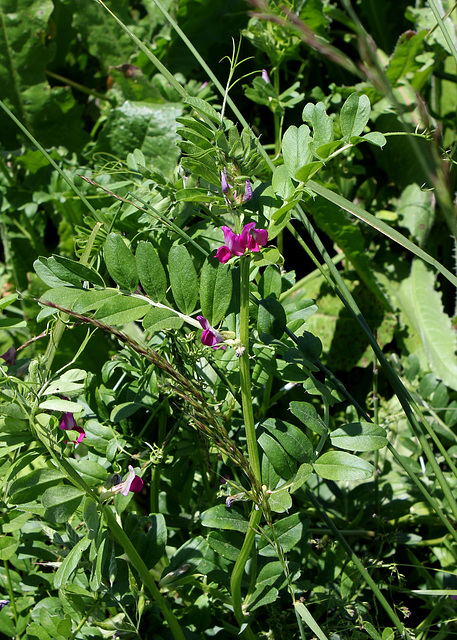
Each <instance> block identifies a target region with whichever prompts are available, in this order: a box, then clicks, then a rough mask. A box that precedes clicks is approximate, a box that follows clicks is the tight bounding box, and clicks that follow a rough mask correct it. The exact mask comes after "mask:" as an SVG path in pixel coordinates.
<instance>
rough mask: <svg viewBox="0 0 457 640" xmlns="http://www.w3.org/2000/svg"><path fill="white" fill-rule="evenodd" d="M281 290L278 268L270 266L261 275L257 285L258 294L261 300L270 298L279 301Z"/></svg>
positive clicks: (280, 277)
mask: <svg viewBox="0 0 457 640" xmlns="http://www.w3.org/2000/svg"><path fill="white" fill-rule="evenodd" d="M281 290H282V276H281V271H280V270H279V269H278V267H276V266H273V265H270V266H268V267H267V268H266V269H265V271H264V272H263V273H262V276H261V278H260V283H259V293H260V295H261V296H262V298H268V297H269V296H272V297H273V298H276V300H279V296H280V295H281Z"/></svg>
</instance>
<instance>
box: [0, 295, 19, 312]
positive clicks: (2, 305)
mask: <svg viewBox="0 0 457 640" xmlns="http://www.w3.org/2000/svg"><path fill="white" fill-rule="evenodd" d="M18 297H19V294H18V293H9V294H8V295H6V296H3V298H1V299H0V310H2V309H6V307H9V306H10V305H11V304H14V303H15V302H16V300H17V299H18Z"/></svg>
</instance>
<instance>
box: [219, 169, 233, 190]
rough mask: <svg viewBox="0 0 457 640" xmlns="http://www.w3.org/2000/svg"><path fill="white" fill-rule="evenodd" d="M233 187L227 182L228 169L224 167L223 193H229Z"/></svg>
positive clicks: (222, 177) (222, 172)
mask: <svg viewBox="0 0 457 640" xmlns="http://www.w3.org/2000/svg"><path fill="white" fill-rule="evenodd" d="M231 188H232V185H231V184H229V183H228V181H227V169H226V168H225V167H224V168H223V169H222V171H221V189H222V193H228V192H229V191H230V189H231Z"/></svg>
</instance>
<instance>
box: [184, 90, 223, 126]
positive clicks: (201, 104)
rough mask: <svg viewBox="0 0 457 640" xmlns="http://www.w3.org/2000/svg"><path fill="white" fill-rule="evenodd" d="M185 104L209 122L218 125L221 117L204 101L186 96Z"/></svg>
mask: <svg viewBox="0 0 457 640" xmlns="http://www.w3.org/2000/svg"><path fill="white" fill-rule="evenodd" d="M186 104H190V106H191V107H193V108H194V109H195V111H197V112H198V113H199V114H201V115H202V116H207V117H208V118H209V119H210V120H212V121H213V122H214V123H215V124H217V125H220V123H221V116H220V115H219V114H218V112H217V111H216V110H215V108H214V107H212V106H211V105H210V103H209V102H206V100H202V99H201V98H197V97H193V96H187V98H186Z"/></svg>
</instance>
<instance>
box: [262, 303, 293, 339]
mask: <svg viewBox="0 0 457 640" xmlns="http://www.w3.org/2000/svg"><path fill="white" fill-rule="evenodd" d="M257 330H258V332H259V335H260V337H262V335H263V334H267V335H269V336H272V337H273V338H277V339H278V340H279V339H280V338H281V337H282V335H283V333H284V331H285V330H286V312H285V311H284V307H283V306H282V304H281V303H280V302H278V300H275V298H264V299H262V300H260V301H259V309H258V315H257Z"/></svg>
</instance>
